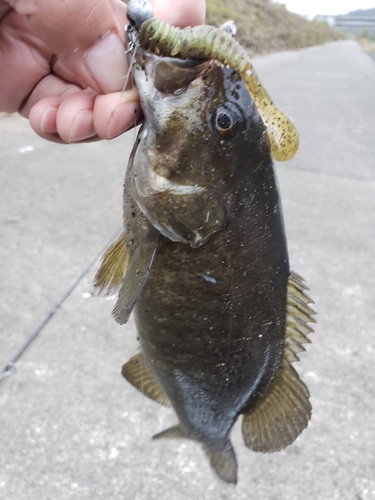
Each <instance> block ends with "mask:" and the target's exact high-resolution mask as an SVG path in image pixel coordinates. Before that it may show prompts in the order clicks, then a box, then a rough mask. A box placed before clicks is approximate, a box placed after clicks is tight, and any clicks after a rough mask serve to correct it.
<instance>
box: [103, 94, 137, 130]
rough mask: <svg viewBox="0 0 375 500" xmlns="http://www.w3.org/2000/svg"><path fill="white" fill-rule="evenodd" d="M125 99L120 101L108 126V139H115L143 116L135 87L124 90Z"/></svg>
mask: <svg viewBox="0 0 375 500" xmlns="http://www.w3.org/2000/svg"><path fill="white" fill-rule="evenodd" d="M124 94H125V99H124V100H123V101H122V102H119V104H118V106H117V107H116V109H115V110H114V112H113V114H112V117H111V119H110V121H109V122H108V126H107V139H113V138H114V137H117V136H118V135H120V134H122V133H123V132H125V130H128V129H129V128H131V127H133V126H135V125H136V123H137V121H138V119H139V117H140V116H141V112H142V110H141V105H140V103H139V100H138V99H137V98H138V92H137V91H136V90H135V89H132V90H129V91H127V92H124Z"/></svg>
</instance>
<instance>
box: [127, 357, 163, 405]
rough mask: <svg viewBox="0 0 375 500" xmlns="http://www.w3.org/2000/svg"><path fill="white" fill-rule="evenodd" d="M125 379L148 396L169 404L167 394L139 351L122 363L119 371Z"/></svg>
mask: <svg viewBox="0 0 375 500" xmlns="http://www.w3.org/2000/svg"><path fill="white" fill-rule="evenodd" d="M121 373H122V375H123V377H124V378H126V380H127V381H128V382H129V383H130V384H132V385H133V386H134V387H135V388H136V389H138V391H140V392H141V393H142V394H144V395H145V396H147V397H148V398H150V399H152V400H154V401H156V402H157V403H160V404H161V405H164V406H171V403H170V401H169V399H168V396H167V395H166V394H165V392H164V391H163V389H162V387H161V386H160V384H159V383H158V382H157V381H156V380H155V378H154V376H153V375H152V373H151V372H150V370H149V369H148V367H147V365H146V363H145V360H144V359H143V356H142V354H141V353H139V354H136V355H135V356H133V357H132V358H130V359H129V361H128V362H127V363H125V364H124V366H123V367H122V371H121Z"/></svg>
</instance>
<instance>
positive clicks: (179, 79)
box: [126, 29, 212, 95]
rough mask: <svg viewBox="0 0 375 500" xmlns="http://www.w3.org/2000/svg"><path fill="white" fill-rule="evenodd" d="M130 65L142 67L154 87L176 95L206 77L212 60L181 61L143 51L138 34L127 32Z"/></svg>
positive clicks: (164, 92) (130, 30) (132, 31)
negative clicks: (200, 78) (198, 79)
mask: <svg viewBox="0 0 375 500" xmlns="http://www.w3.org/2000/svg"><path fill="white" fill-rule="evenodd" d="M126 41H127V46H128V47H130V48H129V49H128V56H129V64H130V65H131V66H132V65H133V64H134V63H135V64H136V65H138V66H139V67H141V68H142V69H143V70H144V71H145V72H146V74H147V76H148V77H150V79H151V80H152V81H153V84H154V87H155V88H156V89H157V90H159V92H162V93H163V94H176V95H178V93H179V91H181V92H182V91H183V90H185V89H186V87H188V86H189V84H190V83H191V82H193V81H194V80H195V79H197V78H199V77H200V76H202V75H204V73H205V72H206V71H207V69H208V68H209V66H210V65H211V64H212V60H207V59H205V60H202V59H179V58H178V57H162V56H160V55H157V54H153V53H151V52H148V51H147V50H144V49H142V48H141V47H140V46H139V44H138V40H137V34H136V33H135V32H134V30H132V29H129V30H128V29H127V30H126Z"/></svg>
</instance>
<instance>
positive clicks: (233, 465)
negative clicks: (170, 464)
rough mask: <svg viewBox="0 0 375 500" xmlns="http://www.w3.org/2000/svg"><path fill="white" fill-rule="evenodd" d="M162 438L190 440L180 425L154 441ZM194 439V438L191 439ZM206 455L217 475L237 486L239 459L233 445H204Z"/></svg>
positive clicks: (161, 434)
mask: <svg viewBox="0 0 375 500" xmlns="http://www.w3.org/2000/svg"><path fill="white" fill-rule="evenodd" d="M162 438H188V439H189V436H188V435H186V434H185V432H184V430H183V429H182V427H181V426H180V425H179V424H178V425H175V426H174V427H170V428H169V429H166V430H165V431H162V432H159V434H155V436H153V437H152V439H162ZM190 439H194V438H190ZM203 449H204V451H205V452H206V455H207V456H208V458H209V459H210V464H211V467H212V468H213V469H214V471H215V472H216V474H217V475H218V476H219V477H220V478H221V479H222V480H223V481H226V482H227V483H234V484H237V459H236V454H235V453H234V449H233V446H232V443H231V442H230V441H227V442H226V443H225V444H224V446H223V447H209V446H207V445H203Z"/></svg>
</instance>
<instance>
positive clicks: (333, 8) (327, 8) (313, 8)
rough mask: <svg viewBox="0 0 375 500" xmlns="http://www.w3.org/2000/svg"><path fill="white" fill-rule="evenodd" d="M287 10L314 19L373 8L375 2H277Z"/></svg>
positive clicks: (320, 0)
mask: <svg viewBox="0 0 375 500" xmlns="http://www.w3.org/2000/svg"><path fill="white" fill-rule="evenodd" d="M278 1H279V3H283V4H284V5H286V7H287V9H288V10H291V11H292V12H297V13H298V14H302V15H305V14H306V15H308V16H309V17H314V16H316V15H317V14H324V15H327V14H333V15H337V14H346V13H347V12H350V11H352V10H357V9H371V8H374V7H375V0H278Z"/></svg>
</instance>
